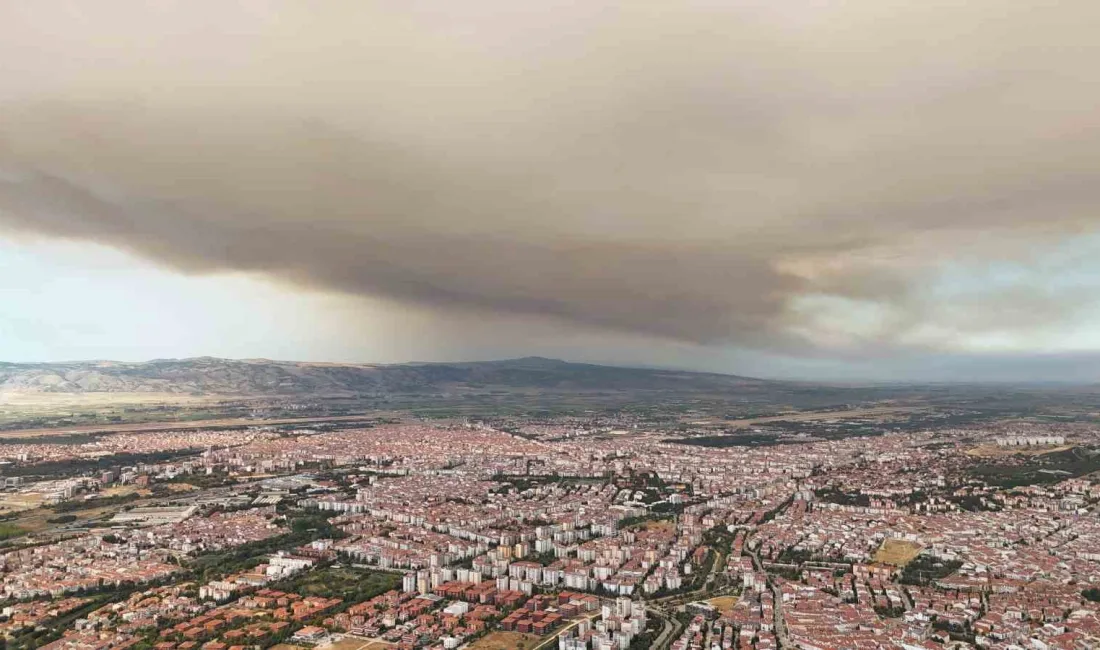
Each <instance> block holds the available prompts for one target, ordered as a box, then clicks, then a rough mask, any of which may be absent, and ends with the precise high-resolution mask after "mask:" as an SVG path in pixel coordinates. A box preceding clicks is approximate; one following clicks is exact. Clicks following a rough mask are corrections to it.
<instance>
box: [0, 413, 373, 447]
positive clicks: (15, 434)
mask: <svg viewBox="0 0 1100 650" xmlns="http://www.w3.org/2000/svg"><path fill="white" fill-rule="evenodd" d="M377 418H378V414H377V413H372V414H370V415H339V416H334V417H312V418H278V419H272V420H257V419H254V418H225V419H221V420H194V421H190V422H148V423H140V424H133V423H131V424H93V425H83V426H74V427H59V428H53V429H19V430H12V431H3V432H0V438H45V437H49V436H56V435H70V434H73V433H144V432H149V431H186V430H193V429H232V428H237V427H242V428H243V427H262V426H278V425H290V424H324V423H326V422H359V421H362V422H368V421H374V420H376V419H377ZM44 442H46V441H44Z"/></svg>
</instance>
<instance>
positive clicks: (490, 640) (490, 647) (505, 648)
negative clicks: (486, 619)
mask: <svg viewBox="0 0 1100 650" xmlns="http://www.w3.org/2000/svg"><path fill="white" fill-rule="evenodd" d="M542 640H543V639H542V637H539V636H535V635H534V634H522V633H520V632H493V633H492V634H490V635H488V636H485V637H482V638H480V639H478V640H477V641H475V642H474V643H473V645H471V646H470V647H469V650H517V649H518V648H521V647H522V648H527V649H528V650H529V649H530V648H534V647H535V646H537V645H538V644H539V643H541V642H542Z"/></svg>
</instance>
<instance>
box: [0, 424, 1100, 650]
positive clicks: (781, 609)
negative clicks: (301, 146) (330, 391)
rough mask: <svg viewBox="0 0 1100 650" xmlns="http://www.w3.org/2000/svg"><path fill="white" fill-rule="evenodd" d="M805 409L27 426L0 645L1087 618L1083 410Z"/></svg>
mask: <svg viewBox="0 0 1100 650" xmlns="http://www.w3.org/2000/svg"><path fill="white" fill-rule="evenodd" d="M658 410H659V409H658ZM798 415H799V416H801V417H796V418H794V419H792V420H784V419H783V418H782V416H777V417H774V418H764V422H763V423H760V424H752V425H748V426H746V427H744V428H740V429H729V428H725V429H723V427H724V426H725V425H722V424H721V423H720V422H717V421H716V420H714V419H713V418H711V417H709V416H708V415H707V414H706V413H703V412H692V411H688V412H685V413H679V414H677V416H676V417H675V418H673V420H674V421H675V422H677V424H675V425H671V424H666V425H665V426H663V427H662V426H654V420H655V419H660V418H657V417H656V416H655V415H654V413H653V412H649V413H648V414H647V415H639V414H638V413H636V412H632V411H630V410H607V411H605V412H602V413H594V412H589V413H587V414H585V415H583V416H579V415H571V416H567V415H560V416H554V415H541V416H531V415H528V416H521V415H500V416H488V417H481V418H477V417H470V416H465V417H455V418H434V419H433V418H424V417H421V416H416V415H414V414H411V413H410V414H406V415H405V416H404V417H400V418H393V417H386V418H379V419H377V420H376V421H373V422H369V423H348V422H344V421H341V420H336V421H334V422H329V423H324V422H318V423H316V424H311V425H265V424H263V422H262V421H257V422H256V423H255V424H253V425H251V426H244V427H240V428H235V429H233V430H220V431H219V430H204V429H202V428H194V429H192V428H188V429H182V430H171V429H169V430H150V431H147V432H144V433H130V432H125V433H109V432H102V433H99V434H95V435H87V434H86V435H85V437H87V438H88V440H80V439H65V438H56V436H57V435H58V434H45V435H42V436H40V437H38V438H33V437H32V438H30V439H28V438H27V437H26V436H27V433H26V432H25V431H20V432H19V433H18V435H19V437H6V438H5V439H4V444H3V445H0V456H2V460H0V468H2V470H0V475H2V476H3V477H4V479H3V480H4V491H3V493H2V495H0V497H2V498H0V509H2V510H0V516H2V517H3V520H4V521H3V523H2V526H3V528H2V529H0V530H2V531H3V533H4V536H5V540H4V542H3V547H2V549H0V553H2V554H0V567H2V571H3V587H2V591H0V598H2V599H3V609H2V610H0V611H2V616H3V618H2V621H3V622H2V627H0V629H2V631H3V634H4V638H5V642H6V646H5V647H8V648H32V647H42V648H49V649H51V650H61V649H69V650H108V649H114V648H137V649H142V650H144V649H155V650H191V649H198V650H244V649H250V648H279V649H280V650H287V649H289V648H313V647H316V648H335V649H339V650H344V649H355V650H360V649H363V650H365V649H375V648H377V649H382V648H390V647H392V648H394V649H395V650H414V649H432V650H436V649H448V650H452V649H457V648H469V649H470V650H484V649H491V648H500V649H505V648H517V649H518V648H522V649H524V650H549V649H551V648H557V649H558V650H582V649H584V650H588V649H592V650H631V649H639V648H663V649H672V650H713V649H722V650H725V649H729V648H742V649H748V648H752V649H769V648H772V649H775V648H782V649H794V648H799V649H804V650H817V649H821V650H826V649H837V650H839V649H842V648H853V649H864V648H866V649H868V650H870V649H873V648H903V649H905V650H915V649H924V650H940V649H950V648H983V649H989V650H1010V649H1015V648H1052V649H1054V648H1059V649H1067V650H1070V649H1072V650H1077V649H1084V648H1092V647H1096V646H1097V644H1100V473H1098V472H1100V426H1098V425H1097V424H1096V423H1095V421H1094V420H1093V419H1092V418H1091V417H1066V416H1062V417H1059V418H1053V417H1043V416H1030V417H1027V416H1015V417H980V418H972V421H971V422H969V423H965V422H961V420H963V419H964V418H960V417H959V413H958V412H955V413H954V414H953V415H950V414H944V413H940V414H938V416H937V417H931V418H930V417H929V416H930V415H934V414H930V413H928V412H922V413H920V417H919V419H918V420H917V421H918V422H919V425H917V426H914V416H915V415H916V414H915V413H906V414H897V413H893V412H890V414H888V415H884V414H883V410H882V409H880V408H865V409H862V410H860V409H849V410H848V411H843V412H835V411H834V412H829V411H816V412H815V411H809V412H801V413H799V414H798ZM937 419H938V420H939V421H940V423H939V424H935V423H934V422H935V421H936V420H937ZM930 422H932V423H930ZM685 423H687V424H685ZM784 427H794V428H795V429H796V430H797V431H798V433H793V434H792V433H791V432H790V431H789V430H784ZM5 435H7V434H5ZM55 439H56V440H58V442H51V440H55Z"/></svg>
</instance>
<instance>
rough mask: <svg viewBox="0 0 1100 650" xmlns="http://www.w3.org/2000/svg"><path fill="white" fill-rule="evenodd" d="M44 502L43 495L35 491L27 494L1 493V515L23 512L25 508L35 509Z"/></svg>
mask: <svg viewBox="0 0 1100 650" xmlns="http://www.w3.org/2000/svg"><path fill="white" fill-rule="evenodd" d="M42 502H43V496H42V495H41V494H38V493H35V492H31V493H26V494H20V493H14V494H0V515H7V514H11V513H13V512H23V511H24V510H34V509H35V508H38V507H39V506H41V505H42Z"/></svg>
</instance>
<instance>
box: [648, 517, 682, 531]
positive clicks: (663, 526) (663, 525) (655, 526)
mask: <svg viewBox="0 0 1100 650" xmlns="http://www.w3.org/2000/svg"><path fill="white" fill-rule="evenodd" d="M645 529H646V530H660V531H664V532H666V533H671V532H675V531H676V524H675V523H674V522H672V521H669V520H668V519H660V520H657V521H647V522H646V523H645Z"/></svg>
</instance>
